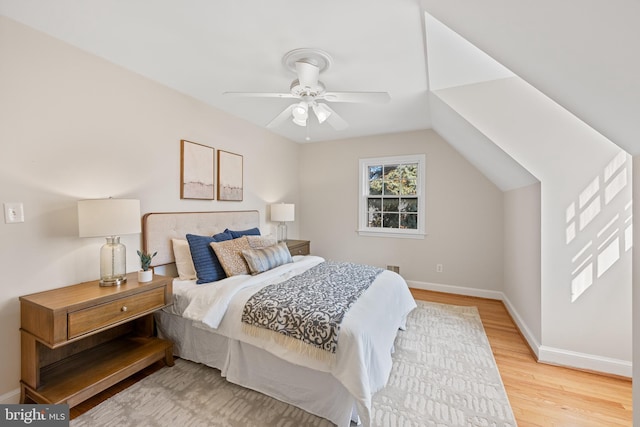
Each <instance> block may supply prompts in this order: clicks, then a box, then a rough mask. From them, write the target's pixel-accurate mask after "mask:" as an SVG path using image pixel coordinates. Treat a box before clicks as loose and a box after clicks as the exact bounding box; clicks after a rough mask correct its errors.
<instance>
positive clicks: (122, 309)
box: [120, 305, 128, 311]
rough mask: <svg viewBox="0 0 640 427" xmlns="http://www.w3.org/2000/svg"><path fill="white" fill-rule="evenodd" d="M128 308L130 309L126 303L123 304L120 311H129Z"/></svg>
mask: <svg viewBox="0 0 640 427" xmlns="http://www.w3.org/2000/svg"><path fill="white" fill-rule="evenodd" d="M127 310H128V309H127V306H126V305H123V306H122V308H121V309H120V311H127Z"/></svg>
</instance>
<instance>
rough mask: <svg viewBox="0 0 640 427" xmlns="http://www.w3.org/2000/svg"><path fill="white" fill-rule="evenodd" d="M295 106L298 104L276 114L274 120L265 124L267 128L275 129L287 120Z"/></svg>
mask: <svg viewBox="0 0 640 427" xmlns="http://www.w3.org/2000/svg"><path fill="white" fill-rule="evenodd" d="M296 105H298V104H291V105H289V106H288V107H287V108H285V109H284V110H282V112H281V113H280V114H278V115H277V116H276V118H275V119H273V120H271V121H270V122H269V123H268V124H267V127H268V128H272V127H276V126H279V125H281V124H282V123H284V122H285V121H286V120H288V119H289V118H290V117H291V111H292V110H293V107H295V106H296Z"/></svg>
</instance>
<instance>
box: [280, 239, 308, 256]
mask: <svg viewBox="0 0 640 427" xmlns="http://www.w3.org/2000/svg"><path fill="white" fill-rule="evenodd" d="M284 242H285V243H286V244H287V247H288V248H289V252H290V253H291V256H294V255H309V254H310V253H311V250H310V242H309V241H308V240H285V241H284Z"/></svg>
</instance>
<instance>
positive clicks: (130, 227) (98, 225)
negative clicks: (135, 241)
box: [78, 199, 140, 237]
mask: <svg viewBox="0 0 640 427" xmlns="http://www.w3.org/2000/svg"><path fill="white" fill-rule="evenodd" d="M78 233H79V235H80V237H103V236H121V235H123V234H136V233H140V200H133V199H95V200H80V201H78Z"/></svg>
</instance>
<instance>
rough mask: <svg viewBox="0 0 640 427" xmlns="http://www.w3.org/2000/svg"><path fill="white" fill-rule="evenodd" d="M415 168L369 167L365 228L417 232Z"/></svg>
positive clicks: (401, 166) (413, 166)
mask: <svg viewBox="0 0 640 427" xmlns="http://www.w3.org/2000/svg"><path fill="white" fill-rule="evenodd" d="M417 179H418V164H417V163H408V164H393V165H375V166H369V194H368V201H367V206H368V208H367V210H368V212H367V215H368V226H369V227H383V228H408V229H417V228H418V219H417V212H418V192H417V190H418V188H417Z"/></svg>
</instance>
